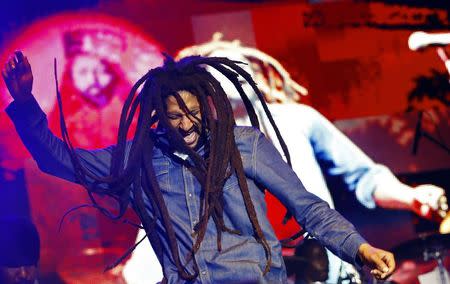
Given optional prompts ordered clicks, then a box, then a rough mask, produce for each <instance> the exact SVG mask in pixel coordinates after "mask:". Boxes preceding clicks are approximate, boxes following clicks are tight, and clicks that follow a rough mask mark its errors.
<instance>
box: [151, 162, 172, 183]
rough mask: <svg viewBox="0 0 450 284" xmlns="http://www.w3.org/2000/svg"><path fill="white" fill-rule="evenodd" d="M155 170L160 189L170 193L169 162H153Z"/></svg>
mask: <svg viewBox="0 0 450 284" xmlns="http://www.w3.org/2000/svg"><path fill="white" fill-rule="evenodd" d="M153 169H154V170H155V176H156V180H157V181H158V184H159V188H160V189H161V190H164V191H168V190H169V189H170V179H169V162H168V161H164V160H161V161H159V160H156V161H153Z"/></svg>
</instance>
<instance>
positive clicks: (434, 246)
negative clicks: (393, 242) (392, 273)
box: [391, 233, 450, 260]
mask: <svg viewBox="0 0 450 284" xmlns="http://www.w3.org/2000/svg"><path fill="white" fill-rule="evenodd" d="M448 249H450V234H439V233H425V234H421V235H419V237H418V238H416V239H412V240H409V241H406V242H403V243H401V244H399V245H397V246H395V247H394V248H392V250H391V251H392V253H394V255H395V258H396V259H399V260H404V259H424V260H427V259H425V254H426V253H433V252H441V253H443V252H445V251H446V250H448Z"/></svg>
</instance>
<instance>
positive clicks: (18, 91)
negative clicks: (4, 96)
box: [2, 51, 33, 102]
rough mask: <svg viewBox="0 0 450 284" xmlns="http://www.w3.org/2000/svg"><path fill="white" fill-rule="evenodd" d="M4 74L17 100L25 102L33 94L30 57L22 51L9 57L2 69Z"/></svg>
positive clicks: (7, 85)
mask: <svg viewBox="0 0 450 284" xmlns="http://www.w3.org/2000/svg"><path fill="white" fill-rule="evenodd" d="M2 76H3V80H5V84H6V87H7V88H8V90H9V93H10V94H11V96H12V97H13V99H14V100H15V101H18V102H24V101H26V100H28V99H29V98H30V97H31V96H32V95H31V89H32V87H33V73H32V72H31V66H30V63H28V59H27V58H26V57H25V56H24V55H23V54H22V52H21V51H16V52H14V54H13V55H11V56H10V57H9V59H8V61H7V62H6V63H5V66H4V68H3V70H2Z"/></svg>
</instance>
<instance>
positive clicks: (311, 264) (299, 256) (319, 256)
mask: <svg viewBox="0 0 450 284" xmlns="http://www.w3.org/2000/svg"><path fill="white" fill-rule="evenodd" d="M283 258H284V262H285V264H286V270H287V274H288V277H289V279H290V283H292V284H294V283H295V284H310V283H325V281H326V280H327V278H328V269H329V262H328V256H327V251H326V249H325V248H324V247H323V246H322V245H321V244H320V242H319V241H317V240H316V239H304V240H303V241H302V242H300V243H298V244H297V246H296V247H295V252H294V255H292V256H285V257H283Z"/></svg>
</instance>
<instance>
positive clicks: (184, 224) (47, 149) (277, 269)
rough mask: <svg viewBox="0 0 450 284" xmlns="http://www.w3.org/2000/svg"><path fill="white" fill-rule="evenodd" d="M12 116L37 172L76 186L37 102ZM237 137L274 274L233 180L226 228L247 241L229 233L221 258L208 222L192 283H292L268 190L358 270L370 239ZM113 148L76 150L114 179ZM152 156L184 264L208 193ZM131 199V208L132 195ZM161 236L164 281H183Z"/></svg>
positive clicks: (242, 135) (227, 189)
mask: <svg viewBox="0 0 450 284" xmlns="http://www.w3.org/2000/svg"><path fill="white" fill-rule="evenodd" d="M6 111H7V113H8V115H9V116H10V118H11V119H12V120H13V122H14V124H15V127H16V130H17V132H18V133H19V135H20V137H21V139H22V141H23V143H24V144H25V146H26V147H27V149H28V150H29V151H30V153H31V154H32V156H33V158H34V159H35V160H36V162H37V164H38V166H39V168H40V169H41V170H42V171H44V172H46V173H48V174H51V175H54V176H58V177H60V178H63V179H66V180H69V181H72V182H76V179H75V176H74V170H73V166H72V163H71V160H70V157H69V154H68V152H67V150H66V147H65V145H64V144H63V142H62V141H61V140H60V139H59V138H57V137H56V136H54V135H53V134H52V133H51V132H50V130H49V129H48V125H47V119H46V116H45V114H44V113H43V112H42V110H41V109H40V107H39V105H38V104H37V102H36V101H35V100H34V99H30V100H29V101H27V102H24V103H21V104H19V103H17V102H13V103H12V104H11V105H9V106H8V108H7V110H6ZM234 135H235V140H236V144H237V147H238V150H239V152H240V154H241V157H242V161H243V165H244V171H245V175H246V178H247V183H248V187H249V191H250V195H251V198H252V202H253V204H254V206H255V209H256V213H257V217H258V221H259V224H260V226H261V228H262V231H263V233H264V236H265V237H266V239H267V241H268V243H269V246H270V249H271V253H272V263H271V267H270V271H269V272H268V273H267V274H266V275H264V276H263V269H264V266H265V263H266V256H265V252H264V249H263V247H262V245H261V244H260V243H258V242H257V241H256V239H255V237H254V234H255V233H254V230H253V227H252V224H251V222H250V219H249V217H248V214H247V210H246V207H245V205H244V201H243V198H242V193H241V191H240V188H239V186H238V182H237V178H236V176H235V175H232V176H231V177H230V178H229V179H228V180H227V181H226V183H225V186H224V190H223V208H224V213H223V215H224V222H225V226H227V227H228V228H230V229H235V230H239V231H240V233H241V234H240V235H237V234H231V233H223V234H222V251H220V252H219V251H218V250H217V237H216V236H217V234H216V228H215V225H214V224H213V222H212V220H209V222H208V226H207V231H206V235H205V237H204V240H203V242H202V244H201V246H200V249H199V251H198V252H197V253H196V255H195V259H196V262H197V264H198V268H199V271H200V272H199V276H198V277H197V278H196V279H195V280H194V281H192V283H233V282H242V281H266V282H268V283H285V282H286V271H285V266H284V263H283V259H282V255H281V245H280V243H279V241H278V240H277V238H276V237H275V234H274V231H273V229H272V227H271V225H270V223H269V221H268V219H267V217H266V209H267V208H266V204H265V200H264V189H267V190H269V191H270V192H271V193H272V194H274V195H275V196H276V197H277V198H278V199H279V200H280V201H281V202H282V203H283V204H284V205H285V206H286V207H287V208H288V209H289V210H290V211H291V212H292V213H293V216H294V217H295V218H296V220H297V222H299V224H301V225H302V226H303V227H304V228H305V229H306V230H308V231H309V232H310V233H311V234H312V235H313V236H315V237H316V238H317V239H319V241H320V242H321V243H322V244H324V245H325V246H326V247H327V248H329V249H330V250H331V251H332V252H334V253H335V254H336V255H338V256H339V257H341V258H342V259H344V260H345V261H348V262H351V263H355V264H356V262H357V259H356V255H357V251H358V248H359V246H360V245H361V244H362V243H364V242H365V240H364V239H363V238H362V237H361V236H360V235H359V234H358V233H357V232H356V230H355V228H354V227H353V225H351V224H350V223H349V222H348V221H346V220H345V219H344V218H343V217H342V216H341V215H339V213H337V212H336V211H334V210H332V209H330V208H329V206H328V204H327V203H326V202H324V201H323V200H321V199H320V198H318V197H317V196H315V195H314V194H311V193H309V192H308V191H306V190H305V188H304V186H303V184H302V183H301V181H300V180H299V179H298V177H297V176H296V174H295V173H294V172H293V171H292V169H291V168H290V167H289V166H288V165H287V164H286V163H285V162H284V160H283V158H282V157H281V155H280V154H279V152H278V151H277V150H276V148H275V147H274V146H273V145H272V143H271V142H269V141H268V140H267V139H266V138H265V136H264V135H263V134H262V133H261V132H259V131H258V130H256V129H254V128H251V127H236V128H235V129H234ZM129 145H130V144H128V146H129ZM112 149H113V147H109V148H104V149H99V150H84V149H77V150H76V151H77V153H78V155H79V157H80V161H81V163H82V164H83V166H85V167H86V168H87V169H89V170H90V171H91V172H92V173H93V174H96V175H100V176H102V175H103V176H105V175H108V174H109V170H110V161H111V155H112ZM149 150H150V149H149ZM128 151H129V147H127V152H128ZM153 151H154V153H153V156H154V159H153V165H154V168H155V172H156V177H157V180H158V183H159V185H160V188H161V191H162V193H163V197H164V200H165V202H166V206H167V207H168V211H169V212H170V218H171V221H172V225H173V227H174V230H175V233H176V236H177V241H178V245H179V251H180V257H181V260H182V263H183V264H185V261H184V256H186V255H187V253H188V251H189V250H190V249H191V247H192V245H193V243H194V241H195V237H194V236H193V235H192V233H193V229H194V226H195V225H196V223H197V222H198V217H199V214H200V212H199V210H200V193H201V190H202V189H201V187H200V184H199V182H198V181H197V180H196V178H195V177H194V176H193V175H192V174H191V173H190V171H189V170H188V169H187V168H186V167H185V166H183V164H182V163H180V161H177V159H173V158H170V157H169V156H167V155H166V154H165V153H164V152H163V151H161V150H160V149H159V148H154V149H153ZM144 196H145V195H144ZM130 198H131V200H132V202H133V196H130ZM145 204H146V208H147V210H148V212H149V214H150V215H152V214H153V208H152V206H151V204H150V202H149V201H148V200H147V199H145ZM156 230H157V233H158V234H160V236H161V240H162V246H163V253H162V255H158V259H159V260H160V261H163V262H164V264H165V265H164V269H165V275H166V277H167V279H168V281H169V283H179V282H183V281H182V279H181V278H180V277H179V276H178V272H177V270H176V267H175V265H174V261H173V258H172V256H171V253H170V249H169V243H168V241H167V238H166V237H165V229H164V227H163V226H162V223H161V222H160V220H158V221H157V227H156ZM186 269H187V270H188V271H190V272H191V273H192V271H193V270H192V262H190V263H188V264H187V265H186Z"/></svg>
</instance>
